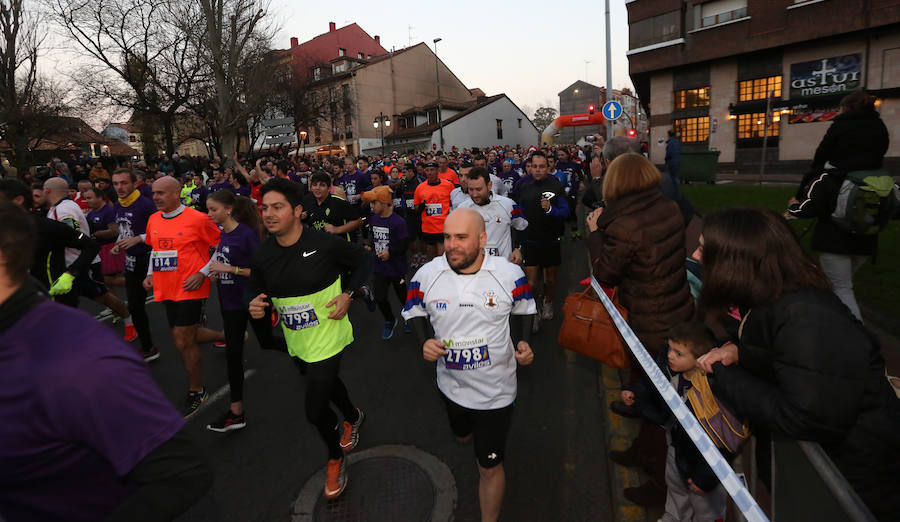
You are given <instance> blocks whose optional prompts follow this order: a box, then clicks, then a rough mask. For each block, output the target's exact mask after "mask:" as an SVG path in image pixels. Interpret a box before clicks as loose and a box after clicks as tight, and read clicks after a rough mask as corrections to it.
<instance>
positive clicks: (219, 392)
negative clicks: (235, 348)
mask: <svg viewBox="0 0 900 522" xmlns="http://www.w3.org/2000/svg"><path fill="white" fill-rule="evenodd" d="M255 373H256V370H247V371H245V372H244V380H247V379H249V378H250V376H252V375H253V374H255ZM230 391H231V385H230V384H226V385H225V386H222V387H221V388H219V389H218V390H216V392H215V393H213V394H212V395H210V396H209V399H207V400H206V402H204V403H203V404H202V405H201V406H200V407H199V408H197V409H196V410H194V413H192V414H191V416H190V417H188V418H187V419H185V420H187V421H188V422H190V421H191V420H192V419H194V418H196V417H197V414H198V413H200V412H201V411H203V410H205V409H206V408H207V407H209V406H210V405H212V404H213V403H214V402H216V401H218V400H219V399H221V398H222V397H224V396H226V395H228V392H230Z"/></svg>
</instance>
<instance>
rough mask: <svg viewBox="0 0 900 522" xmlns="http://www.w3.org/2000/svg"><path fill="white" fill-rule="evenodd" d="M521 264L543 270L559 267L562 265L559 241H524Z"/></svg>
mask: <svg viewBox="0 0 900 522" xmlns="http://www.w3.org/2000/svg"><path fill="white" fill-rule="evenodd" d="M522 264H523V265H525V266H539V267H543V268H546V267H551V266H559V265H560V264H562V253H561V251H560V245H559V241H558V240H552V241H526V242H525V243H524V244H523V245H522Z"/></svg>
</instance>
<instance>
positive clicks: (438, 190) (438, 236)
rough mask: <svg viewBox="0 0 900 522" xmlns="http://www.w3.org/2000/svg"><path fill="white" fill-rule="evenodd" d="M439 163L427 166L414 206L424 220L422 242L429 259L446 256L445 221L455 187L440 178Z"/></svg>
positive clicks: (416, 193)
mask: <svg viewBox="0 0 900 522" xmlns="http://www.w3.org/2000/svg"><path fill="white" fill-rule="evenodd" d="M437 169H438V167H437V163H434V162H429V163H427V164H426V165H425V176H426V179H425V182H424V183H420V184H419V185H418V186H417V187H416V191H415V194H414V196H413V205H415V207H416V214H417V215H418V216H420V217H421V219H422V221H421V222H422V232H421V236H420V237H421V238H422V242H424V243H425V255H426V256H427V258H428V259H432V258H434V257H437V256H440V255H443V254H444V220H445V219H447V214H449V213H450V193H451V192H453V188H454V187H453V185H452V184H451V183H450V182H449V181H445V180H442V179H440V178H439V177H438V173H437Z"/></svg>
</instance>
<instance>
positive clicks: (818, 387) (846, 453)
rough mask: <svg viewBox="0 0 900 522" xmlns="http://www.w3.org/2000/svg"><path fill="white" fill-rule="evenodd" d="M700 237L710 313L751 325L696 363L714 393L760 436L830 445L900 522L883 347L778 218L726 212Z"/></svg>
mask: <svg viewBox="0 0 900 522" xmlns="http://www.w3.org/2000/svg"><path fill="white" fill-rule="evenodd" d="M701 239H702V241H701V246H700V250H701V254H700V257H701V259H702V262H703V272H704V273H703V289H702V293H701V298H700V299H701V301H700V302H701V306H702V307H703V309H705V310H724V309H727V308H728V307H731V306H736V307H737V308H738V309H739V310H740V312H741V315H742V319H743V320H742V324H741V328H740V331H739V333H738V341H737V345H734V344H728V345H726V346H724V347H722V348H719V349H715V350H713V351H712V352H710V353H709V354H707V355H705V356H703V357H701V358H700V359H699V360H698V363H699V364H700V366H701V368H702V369H703V370H704V371H706V372H707V373H710V372H712V374H713V378H712V379H710V381H711V385H712V390H713V392H714V393H715V394H716V396H717V397H720V398H721V399H722V400H723V401H725V402H727V403H729V404H731V405H732V406H733V407H734V408H735V410H736V413H738V414H739V415H741V416H743V417H745V418H747V419H748V421H749V423H750V429H751V430H753V431H754V432H756V433H760V432H763V433H770V434H772V435H777V436H782V437H788V438H792V439H798V440H808V441H813V442H817V443H819V444H821V445H822V448H823V449H824V450H825V452H826V453H827V454H828V455H829V457H831V459H832V460H833V461H834V463H835V465H836V466H837V468H838V469H839V470H840V471H841V473H842V474H843V475H844V477H845V478H846V479H847V481H848V482H849V483H850V485H851V486H852V487H853V489H854V490H855V491H856V493H857V494H858V495H859V496H860V498H861V499H862V500H863V502H865V503H866V505H868V507H869V509H870V510H871V511H872V513H873V514H874V515H875V518H876V519H878V520H898V514H900V494H898V493H900V491H898V486H897V484H898V482H897V477H900V436H898V435H897V434H898V433H900V400H898V398H897V396H896V395H895V394H894V391H893V389H891V386H890V385H889V384H888V381H887V380H886V379H885V369H884V361H883V359H882V357H881V353H880V346H879V343H878V341H877V338H876V337H875V336H874V335H873V334H872V333H871V332H869V331H868V330H866V328H865V327H864V326H863V325H862V324H861V323H860V322H859V321H857V320H856V319H855V318H854V317H853V315H852V314H850V312H849V311H848V310H847V308H846V307H845V306H844V305H843V304H842V303H841V301H840V300H839V299H838V298H837V297H836V296H835V295H834V294H833V293H832V292H831V284H830V283H829V281H828V278H827V277H826V276H825V274H824V273H823V272H822V270H821V269H820V268H819V267H818V266H817V265H816V264H815V263H814V262H813V261H812V260H811V259H810V258H809V257H808V256H807V255H806V254H805V253H804V252H803V249H802V248H801V246H800V244H799V242H798V241H797V238H796V236H795V235H794V233H793V231H792V230H791V228H790V226H788V224H787V222H786V221H785V220H784V219H783V218H782V217H780V216H779V215H778V214H776V213H774V212H772V211H769V210H762V209H754V208H732V209H726V210H721V211H718V212H715V213H713V214H711V215H709V216H707V218H706V222H705V224H704V227H703V235H702V236H701Z"/></svg>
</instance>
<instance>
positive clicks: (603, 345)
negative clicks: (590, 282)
mask: <svg viewBox="0 0 900 522" xmlns="http://www.w3.org/2000/svg"><path fill="white" fill-rule="evenodd" d="M611 299H612V302H613V304H614V305H615V306H616V308H617V309H618V310H619V313H620V314H622V317H624V318H625V320H626V321H627V320H628V310H626V309H625V308H623V307H622V306H620V305H619V291H618V288H616V289H614V290H613V295H612V297H611ZM557 342H558V343H559V345H560V346H562V347H563V348H566V349H568V350H572V351H573V352H578V353H580V354H583V355H586V356H588V357H590V358H591V359H596V360H598V361H600V362H602V363H603V364H606V365H608V366H612V367H613V368H624V367H625V366H627V365H628V357H627V356H626V355H625V350H626V347H625V340H624V339H623V338H622V335H621V334H620V333H619V330H618V328H616V325H615V324H614V323H613V320H612V317H610V316H609V313H607V311H606V308H604V307H603V303H602V302H600V300H599V299H597V298H595V297H594V295H593V292H592V290H591V287H590V286H588V287H587V288H586V289H585V290H584V292H578V293H574V294H571V295H569V297H566V302H565V304H564V305H563V323H562V328H560V330H559V339H558V340H557Z"/></svg>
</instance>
